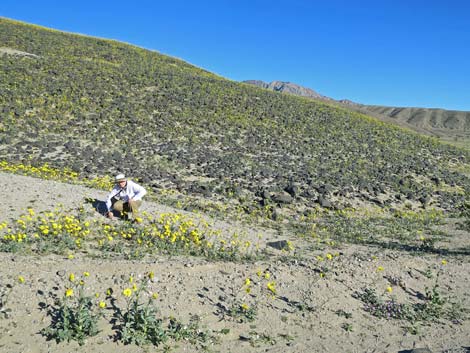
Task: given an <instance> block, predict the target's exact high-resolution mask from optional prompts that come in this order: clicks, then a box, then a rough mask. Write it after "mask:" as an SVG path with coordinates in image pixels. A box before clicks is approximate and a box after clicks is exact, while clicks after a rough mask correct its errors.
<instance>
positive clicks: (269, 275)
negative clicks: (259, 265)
mask: <svg viewBox="0 0 470 353" xmlns="http://www.w3.org/2000/svg"><path fill="white" fill-rule="evenodd" d="M264 278H266V279H270V278H271V274H270V273H269V272H267V271H266V273H265V274H264Z"/></svg>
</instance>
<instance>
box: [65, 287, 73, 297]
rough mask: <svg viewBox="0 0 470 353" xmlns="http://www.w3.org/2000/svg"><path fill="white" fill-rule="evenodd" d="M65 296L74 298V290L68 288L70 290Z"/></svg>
mask: <svg viewBox="0 0 470 353" xmlns="http://www.w3.org/2000/svg"><path fill="white" fill-rule="evenodd" d="M65 296H66V297H72V296H73V289H72V288H68V289H67V290H66V291H65Z"/></svg>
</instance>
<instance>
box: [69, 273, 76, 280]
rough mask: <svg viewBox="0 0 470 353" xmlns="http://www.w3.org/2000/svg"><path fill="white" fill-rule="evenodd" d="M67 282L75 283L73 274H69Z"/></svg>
mask: <svg viewBox="0 0 470 353" xmlns="http://www.w3.org/2000/svg"><path fill="white" fill-rule="evenodd" d="M69 281H70V282H73V281H75V275H74V274H73V273H71V274H70V275H69Z"/></svg>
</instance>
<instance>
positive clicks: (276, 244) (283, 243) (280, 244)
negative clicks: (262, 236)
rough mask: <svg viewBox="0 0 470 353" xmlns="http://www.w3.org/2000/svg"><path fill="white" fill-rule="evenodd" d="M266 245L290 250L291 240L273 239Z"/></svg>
mask: <svg viewBox="0 0 470 353" xmlns="http://www.w3.org/2000/svg"><path fill="white" fill-rule="evenodd" d="M266 245H268V246H270V247H272V248H274V249H277V250H288V249H289V242H288V241H287V240H278V241H271V242H269V243H267V244H266Z"/></svg>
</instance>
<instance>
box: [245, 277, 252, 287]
mask: <svg viewBox="0 0 470 353" xmlns="http://www.w3.org/2000/svg"><path fill="white" fill-rule="evenodd" d="M250 284H251V280H250V279H249V278H247V279H245V286H249V285H250Z"/></svg>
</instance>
